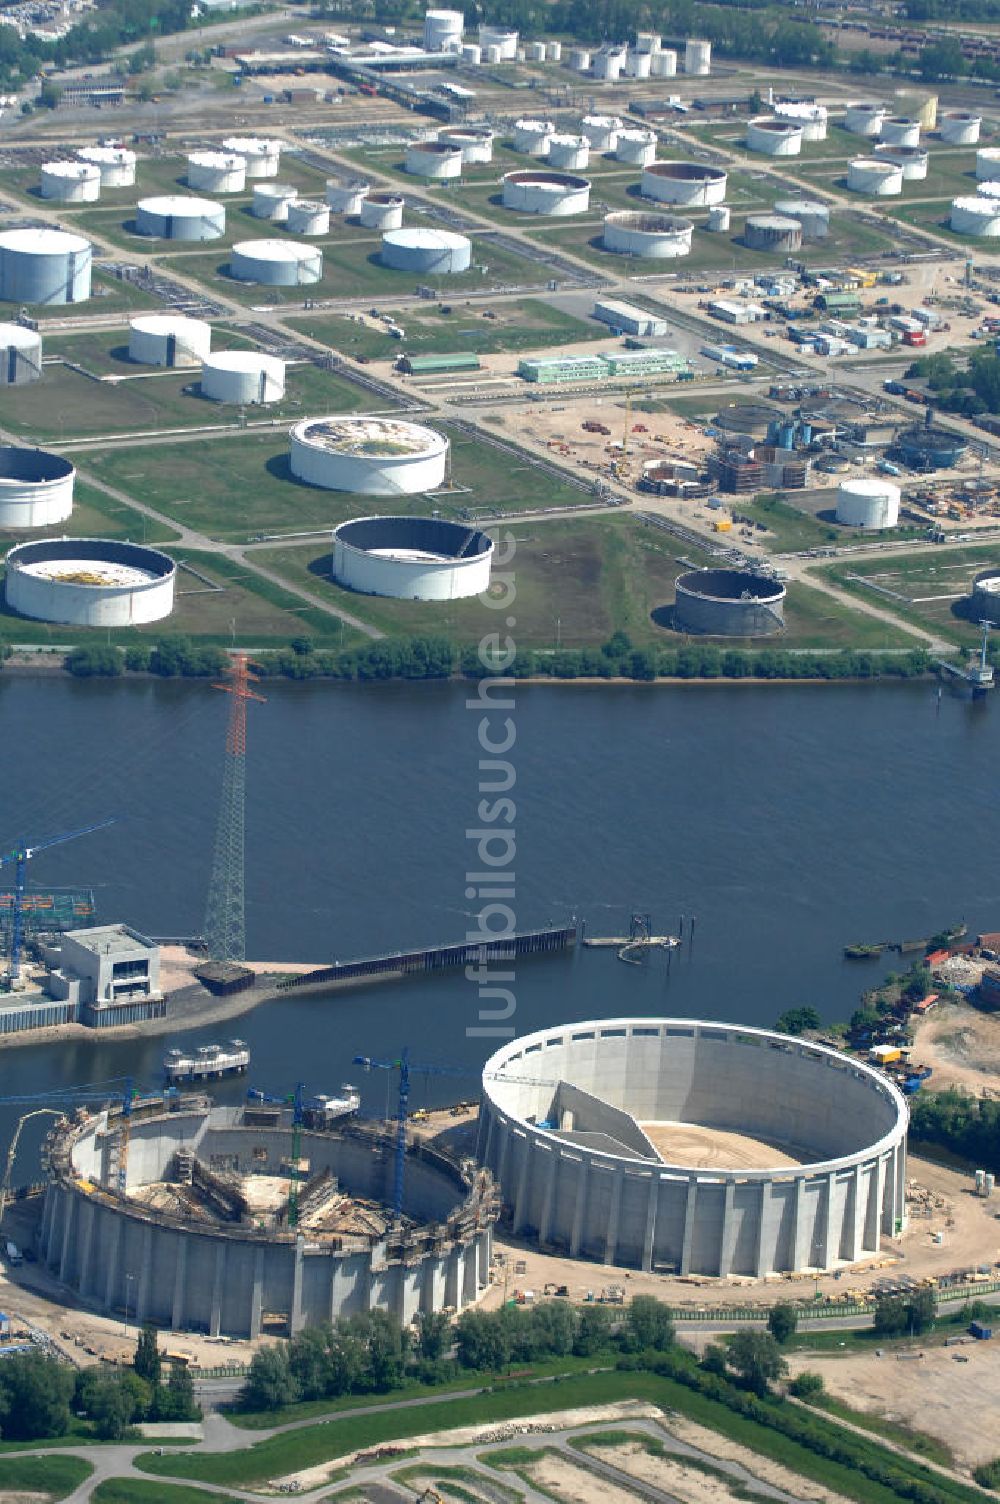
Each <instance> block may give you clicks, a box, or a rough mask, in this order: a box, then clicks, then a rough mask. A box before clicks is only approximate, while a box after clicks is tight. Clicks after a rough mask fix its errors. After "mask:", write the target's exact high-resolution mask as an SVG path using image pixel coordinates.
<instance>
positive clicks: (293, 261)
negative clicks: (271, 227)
mask: <svg viewBox="0 0 1000 1504" xmlns="http://www.w3.org/2000/svg"><path fill="white" fill-rule="evenodd" d="M229 274H230V276H232V277H235V278H236V280H237V281H238V282H260V283H262V284H263V285H264V286H265V287H303V286H306V285H308V284H309V283H311V282H319V281H320V280H321V279H322V276H323V252H322V251H321V250H320V248H319V246H314V245H299V244H298V243H297V242H295V241H291V240H240V241H238V242H237V243H236V245H234V246H233V249H232V251H231V252H230V257H229Z"/></svg>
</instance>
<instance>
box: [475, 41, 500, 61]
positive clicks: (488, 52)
mask: <svg viewBox="0 0 1000 1504" xmlns="http://www.w3.org/2000/svg"><path fill="white" fill-rule="evenodd" d="M479 50H480V52H481V53H482V57H483V62H484V63H490V64H493V63H502V62H503V48H502V47H501V46H500V45H499V44H498V43H497V42H487V43H486V46H485V47H480V49H479Z"/></svg>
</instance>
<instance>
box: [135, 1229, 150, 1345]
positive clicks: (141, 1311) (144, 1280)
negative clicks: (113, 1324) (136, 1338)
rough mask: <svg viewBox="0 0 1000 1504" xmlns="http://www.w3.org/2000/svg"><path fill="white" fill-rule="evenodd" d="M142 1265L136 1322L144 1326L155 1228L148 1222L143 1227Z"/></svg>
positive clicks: (137, 1295)
mask: <svg viewBox="0 0 1000 1504" xmlns="http://www.w3.org/2000/svg"><path fill="white" fill-rule="evenodd" d="M141 1246H142V1252H141V1254H140V1258H141V1260H142V1267H141V1268H140V1270H139V1289H138V1292H137V1294H136V1299H135V1324H136V1326H142V1323H143V1322H144V1321H145V1319H146V1315H147V1313H148V1311H149V1282H150V1279H151V1278H152V1274H153V1229H152V1227H151V1225H150V1224H149V1223H148V1222H147V1223H146V1225H145V1227H144V1228H143V1229H142V1245H141Z"/></svg>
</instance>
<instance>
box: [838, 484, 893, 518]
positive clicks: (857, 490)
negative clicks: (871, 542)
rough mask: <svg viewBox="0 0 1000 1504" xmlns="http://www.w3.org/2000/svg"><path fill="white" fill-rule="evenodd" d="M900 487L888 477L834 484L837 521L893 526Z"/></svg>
mask: <svg viewBox="0 0 1000 1504" xmlns="http://www.w3.org/2000/svg"><path fill="white" fill-rule="evenodd" d="M899 494H900V493H899V487H898V486H894V485H893V484H892V482H891V481H887V480H842V481H841V482H840V485H839V486H838V487H837V521H838V522H842V523H844V524H845V525H846V526H847V527H871V528H886V527H895V526H896V524H897V522H898V521H899Z"/></svg>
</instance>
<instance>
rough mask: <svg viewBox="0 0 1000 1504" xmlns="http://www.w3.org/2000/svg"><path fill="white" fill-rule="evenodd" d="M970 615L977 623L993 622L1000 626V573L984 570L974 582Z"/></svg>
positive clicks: (970, 601) (993, 570) (970, 599)
mask: <svg viewBox="0 0 1000 1504" xmlns="http://www.w3.org/2000/svg"><path fill="white" fill-rule="evenodd" d="M969 615H970V616H971V617H972V618H973V619H974V620H975V621H991V622H992V623H993V625H994V626H998V625H1000V572H998V571H997V570H996V569H984V570H983V572H982V574H977V575H976V578H975V579H974V580H973V582H972V592H971V595H970V598H969Z"/></svg>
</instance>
